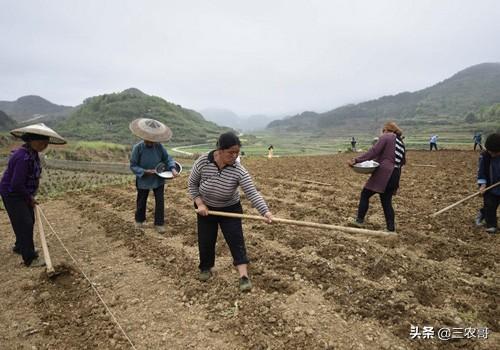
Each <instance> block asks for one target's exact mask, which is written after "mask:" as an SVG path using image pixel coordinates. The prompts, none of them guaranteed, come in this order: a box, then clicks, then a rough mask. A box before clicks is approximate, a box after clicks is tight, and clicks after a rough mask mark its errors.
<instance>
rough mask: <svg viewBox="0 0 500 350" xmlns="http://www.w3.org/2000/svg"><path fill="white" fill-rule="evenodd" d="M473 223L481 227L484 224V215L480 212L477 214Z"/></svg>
mask: <svg viewBox="0 0 500 350" xmlns="http://www.w3.org/2000/svg"><path fill="white" fill-rule="evenodd" d="M474 223H475V224H476V226H477V227H481V226H483V225H484V216H483V214H481V212H480V213H479V214H477V216H476V218H475V219H474Z"/></svg>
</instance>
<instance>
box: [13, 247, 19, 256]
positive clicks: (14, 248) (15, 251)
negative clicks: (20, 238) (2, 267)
mask: <svg viewBox="0 0 500 350" xmlns="http://www.w3.org/2000/svg"><path fill="white" fill-rule="evenodd" d="M12 252H13V253H16V254H21V248H19V247H18V246H13V247H12Z"/></svg>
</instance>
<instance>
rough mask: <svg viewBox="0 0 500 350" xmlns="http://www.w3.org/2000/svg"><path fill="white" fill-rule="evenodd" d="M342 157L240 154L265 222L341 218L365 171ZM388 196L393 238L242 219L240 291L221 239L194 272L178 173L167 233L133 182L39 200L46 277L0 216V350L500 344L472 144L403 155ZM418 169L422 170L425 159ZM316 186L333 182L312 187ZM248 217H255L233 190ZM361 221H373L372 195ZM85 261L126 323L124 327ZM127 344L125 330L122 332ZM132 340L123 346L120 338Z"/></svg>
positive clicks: (376, 224)
mask: <svg viewBox="0 0 500 350" xmlns="http://www.w3.org/2000/svg"><path fill="white" fill-rule="evenodd" d="M350 156H351V155H349V154H339V155H333V156H321V157H290V158H275V159H272V160H267V159H243V162H244V163H243V164H244V166H245V167H247V168H248V169H249V171H250V173H251V174H252V175H253V177H254V181H255V183H256V185H257V187H258V188H259V190H260V191H261V193H262V194H263V196H264V198H265V199H266V200H267V202H268V204H269V205H270V208H271V210H272V212H273V214H274V215H275V216H277V217H282V218H290V219H294V220H304V221H311V222H319V223H329V224H335V225H343V226H345V225H347V223H348V219H349V218H352V217H353V216H354V215H355V212H356V208H357V203H358V199H359V193H360V191H361V189H362V186H363V184H364V181H366V179H367V176H366V175H360V174H356V173H354V172H353V171H352V170H351V169H349V168H348V167H347V166H346V165H345V164H346V160H347V159H348V158H349V157H350ZM408 159H409V160H408V165H407V166H406V167H405V168H404V170H403V176H402V180H401V188H400V191H399V193H398V195H397V196H396V197H395V198H394V206H395V210H396V220H397V232H398V235H397V238H378V237H374V236H361V235H354V234H347V233H342V232H337V231H326V230H320V229H315V228H307V227H298V226H288V225H282V224H273V225H266V224H264V223H261V222H257V221H244V231H245V237H246V241H247V249H248V253H249V257H250V259H251V261H252V263H251V265H250V274H251V275H250V276H251V279H252V282H253V285H254V289H253V290H252V292H251V293H248V294H241V293H240V292H239V290H238V278H237V273H236V272H235V270H234V268H233V267H232V263H231V261H232V260H231V257H230V254H229V250H228V248H227V246H226V245H225V243H224V242H223V239H222V238H220V240H219V243H218V247H217V262H216V268H215V274H214V277H213V278H212V279H211V280H209V281H208V282H206V283H202V282H199V281H198V280H197V279H196V277H197V274H198V271H197V264H198V250H197V236H196V216H195V213H194V210H193V205H192V202H191V201H190V199H189V197H188V195H187V189H186V186H187V185H186V183H187V174H182V176H181V177H180V178H178V179H175V180H173V181H171V182H169V184H168V187H167V189H166V196H165V197H166V209H165V211H166V218H167V233H166V234H165V235H159V234H158V233H156V231H155V230H154V229H153V224H152V222H151V217H152V215H153V211H152V209H153V204H154V203H153V200H152V198H150V202H149V203H148V218H149V221H148V224H147V226H146V228H145V229H144V230H137V229H135V228H134V227H133V222H134V218H133V211H134V208H135V189H134V187H133V186H132V185H123V186H118V187H116V186H115V187H106V188H102V189H100V190H94V191H92V192H86V193H78V194H68V195H66V196H64V197H63V198H61V199H59V200H54V201H50V202H47V203H43V204H42V209H43V211H44V213H45V215H46V216H47V218H48V220H49V222H50V224H51V226H52V228H53V229H54V231H55V232H56V233H57V236H59V237H60V238H61V240H62V242H63V243H64V245H65V246H66V248H67V249H68V251H69V252H70V253H71V255H72V256H73V258H74V259H75V260H76V262H75V261H74V260H72V258H70V256H69V255H68V253H67V252H66V250H65V249H64V248H63V247H62V246H61V245H60V244H59V242H58V241H57V239H56V235H55V234H54V233H51V228H50V227H49V226H48V225H45V231H46V233H47V234H48V238H47V239H48V241H49V246H50V251H51V256H52V259H53V261H54V263H55V264H56V265H57V268H56V270H57V271H58V272H61V274H60V275H58V276H57V277H55V278H52V279H49V278H47V276H46V274H45V273H44V272H43V269H40V268H38V269H28V268H24V267H22V266H21V265H20V258H19V257H18V256H17V255H15V254H13V253H11V251H10V247H11V245H12V242H13V239H12V231H11V228H10V223H9V221H8V218H7V215H6V214H5V212H3V214H2V215H0V228H1V229H2V230H1V232H2V240H1V242H0V243H1V250H2V252H3V253H2V254H1V255H0V261H1V263H2V266H3V270H4V273H3V274H2V275H1V277H0V297H1V300H2V313H1V314H0V321H1V322H0V324H2V327H0V344H1V345H0V348H2V349H4V348H5V349H33V348H36V349H94V348H96V347H99V348H102V349H129V348H132V345H131V344H130V342H132V343H133V344H134V345H135V347H136V348H137V349H496V348H498V345H499V343H500V340H499V339H500V337H499V336H498V332H499V331H500V321H499V309H498V301H499V284H498V266H499V255H500V254H499V243H498V237H497V236H492V235H488V234H486V233H485V232H484V229H482V228H476V227H475V226H474V224H473V219H474V217H475V215H476V212H477V209H478V208H479V207H480V205H481V200H480V199H479V198H476V199H473V200H470V201H468V202H465V203H464V204H462V205H460V206H458V207H456V208H454V209H451V210H450V211H448V212H445V213H443V214H441V215H440V216H438V217H437V218H430V217H429V215H430V214H431V213H433V212H435V211H437V210H439V209H441V208H443V207H446V206H448V205H449V204H451V203H453V202H455V201H457V200H459V199H461V198H463V197H465V196H466V195H468V194H470V193H473V192H474V191H476V185H475V171H476V164H477V153H476V154H474V153H472V152H465V151H464V152H461V151H440V152H433V153H430V152H409V155H408ZM428 165H433V166H434V167H432V166H428ZM305 180H308V181H316V182H322V183H326V184H330V185H321V184H317V183H308V182H305ZM243 207H244V210H245V212H246V213H249V214H256V211H255V209H252V208H251V205H250V203H249V202H248V201H246V200H245V199H244V198H243ZM367 222H368V224H367V225H368V227H367V228H369V229H374V230H379V229H384V228H385V221H384V216H383V213H382V209H381V206H380V204H379V201H378V198H376V197H373V198H372V200H371V207H370V210H369V213H368V217H367ZM81 271H83V272H84V273H85V274H86V275H87V276H88V278H89V279H90V280H91V281H92V282H93V287H94V288H95V289H96V290H97V291H99V293H100V295H101V297H102V300H103V301H104V302H105V303H106V304H107V306H108V307H109V309H110V310H111V311H112V312H113V314H114V316H115V317H116V319H117V321H118V322H119V323H120V325H121V327H123V331H124V332H122V331H121V330H120V328H119V327H118V326H117V325H116V323H115V322H114V319H113V317H112V316H111V315H110V314H109V313H108V312H107V310H106V308H105V307H104V306H103V303H102V302H101V301H100V300H99V298H98V296H97V295H96V293H95V291H94V289H93V288H92V287H91V285H90V284H89V282H88V281H87V280H86V279H85V278H84V277H83V275H82V273H81ZM412 325H414V326H419V327H420V328H422V327H424V326H432V327H434V328H435V329H436V331H437V329H438V328H441V327H450V328H453V327H455V328H466V327H472V328H484V327H487V328H488V329H489V330H490V332H491V333H490V334H489V335H488V339H462V340H457V339H454V340H448V341H445V340H438V339H432V340H429V339H410V329H411V326H412ZM124 333H125V334H126V336H127V337H128V338H129V339H127V338H126V337H125V335H124ZM129 340H130V342H129Z"/></svg>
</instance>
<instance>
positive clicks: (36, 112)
mask: <svg viewBox="0 0 500 350" xmlns="http://www.w3.org/2000/svg"><path fill="white" fill-rule="evenodd" d="M0 110H2V111H4V112H5V113H7V114H8V115H9V116H10V117H11V118H12V119H14V120H16V121H18V122H22V121H27V120H29V119H33V120H35V119H40V118H43V117H64V116H67V115H69V114H70V113H71V111H72V110H73V107H69V106H61V105H56V104H54V103H52V102H50V101H47V100H46V99H44V98H42V97H40V96H35V95H28V96H23V97H19V98H18V99H17V100H15V101H0Z"/></svg>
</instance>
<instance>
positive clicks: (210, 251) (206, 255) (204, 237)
mask: <svg viewBox="0 0 500 350" xmlns="http://www.w3.org/2000/svg"><path fill="white" fill-rule="evenodd" d="M208 209H209V210H218V211H225V212H229V213H239V214H241V213H243V209H242V208H241V203H237V204H234V205H231V206H229V207H224V208H213V207H208ZM197 217H198V249H199V252H200V265H199V268H200V270H202V271H205V270H210V269H211V268H212V267H214V265H215V244H216V242H217V231H218V227H219V226H220V228H221V230H222V234H223V235H224V239H225V240H226V243H227V245H228V246H229V250H230V251H231V255H232V256H233V265H234V266H237V265H242V264H248V262H249V261H248V258H247V250H246V247H245V239H244V238H243V228H242V226H241V219H240V218H228V217H223V216H213V215H209V216H201V215H199V214H198V215H197Z"/></svg>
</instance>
